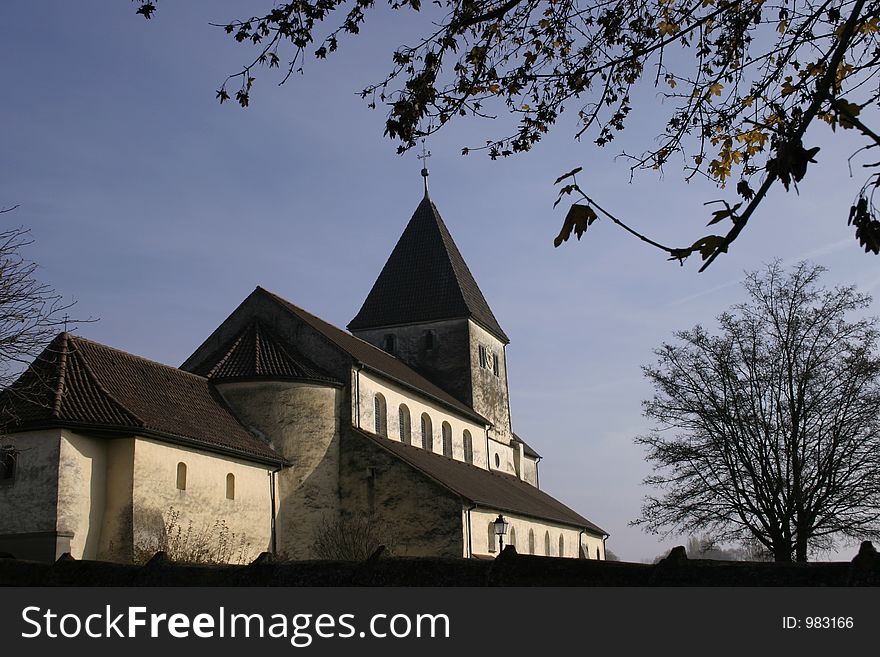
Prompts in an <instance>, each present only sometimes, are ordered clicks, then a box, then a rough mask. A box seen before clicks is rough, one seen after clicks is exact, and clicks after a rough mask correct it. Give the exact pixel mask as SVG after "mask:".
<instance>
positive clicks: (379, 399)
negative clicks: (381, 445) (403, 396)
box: [373, 392, 388, 436]
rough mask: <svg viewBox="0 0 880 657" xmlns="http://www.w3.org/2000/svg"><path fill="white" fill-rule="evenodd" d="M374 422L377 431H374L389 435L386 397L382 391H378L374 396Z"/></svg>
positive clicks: (381, 434)
mask: <svg viewBox="0 0 880 657" xmlns="http://www.w3.org/2000/svg"><path fill="white" fill-rule="evenodd" d="M373 423H374V425H375V429H376V431H375V432H374V433H376V434H378V435H380V436H387V435H388V418H387V417H386V414H385V397H383V396H382V395H381V394H380V393H378V392H377V393H376V396H375V397H373Z"/></svg>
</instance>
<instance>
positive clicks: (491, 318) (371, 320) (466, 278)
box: [348, 193, 510, 343]
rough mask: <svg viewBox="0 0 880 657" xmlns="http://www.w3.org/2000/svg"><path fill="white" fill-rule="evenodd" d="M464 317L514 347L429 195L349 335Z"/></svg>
mask: <svg viewBox="0 0 880 657" xmlns="http://www.w3.org/2000/svg"><path fill="white" fill-rule="evenodd" d="M462 317H470V318H471V319H473V320H474V321H476V322H477V323H478V324H480V325H482V326H483V327H484V328H485V329H487V330H488V331H489V332H490V333H492V334H494V335H495V336H496V337H497V338H499V339H500V340H501V341H502V342H505V343H507V342H510V340H509V339H508V338H507V335H505V333H504V331H503V330H502V329H501V326H500V325H499V324H498V320H497V319H495V315H494V314H492V310H491V309H490V308H489V304H488V303H486V299H485V297H483V293H482V292H480V288H479V287H478V286H477V282H476V281H475V280H474V277H473V275H472V274H471V272H470V270H469V269H468V266H467V265H466V264H465V262H464V258H462V257H461V253H459V251H458V247H457V246H455V242H453V241H452V236H451V235H450V234H449V230H448V229H447V228H446V224H444V223H443V219H441V218H440V213H439V212H437V208H436V207H435V206H434V204H433V203H432V202H431V199H430V197H429V196H428V194H427V193H426V194H425V197H424V198H423V199H422V202H421V203H420V204H419V207H418V208H416V211H415V214H413V216H412V219H410V221H409V224H407V226H406V229H405V230H404V231H403V234H402V235H401V236H400V239H399V240H398V241H397V246H395V247H394V250H393V251H392V252H391V256H390V257H389V258H388V262H386V263H385V267H383V268H382V273H380V274H379V278H377V279H376V282H375V283H374V284H373V289H372V290H370V293H369V294H368V295H367V299H366V301H364V305H363V306H361V309H360V311H359V312H358V314H357V315H356V316H355V318H354V319H353V320H351V322H350V323H349V325H348V329H349V330H350V331H358V330H362V329H370V328H379V327H382V326H394V325H396V324H413V323H420V322H430V321H436V320H441V319H457V318H462Z"/></svg>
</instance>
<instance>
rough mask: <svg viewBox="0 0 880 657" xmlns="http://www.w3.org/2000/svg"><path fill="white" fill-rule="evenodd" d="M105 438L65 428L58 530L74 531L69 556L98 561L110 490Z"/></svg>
mask: <svg viewBox="0 0 880 657" xmlns="http://www.w3.org/2000/svg"><path fill="white" fill-rule="evenodd" d="M108 442H109V441H108V440H107V439H106V438H92V437H88V436H84V435H82V434H78V433H75V432H73V431H69V430H67V429H65V430H64V431H63V433H62V436H61V446H60V464H59V468H58V531H60V532H63V531H69V532H73V538H72V539H71V541H70V555H71V556H72V557H73V558H75V559H96V558H97V557H98V546H99V543H100V539H101V528H102V525H103V521H104V505H105V493H106V489H107V445H108Z"/></svg>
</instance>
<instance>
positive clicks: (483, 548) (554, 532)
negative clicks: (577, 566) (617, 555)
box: [465, 507, 605, 559]
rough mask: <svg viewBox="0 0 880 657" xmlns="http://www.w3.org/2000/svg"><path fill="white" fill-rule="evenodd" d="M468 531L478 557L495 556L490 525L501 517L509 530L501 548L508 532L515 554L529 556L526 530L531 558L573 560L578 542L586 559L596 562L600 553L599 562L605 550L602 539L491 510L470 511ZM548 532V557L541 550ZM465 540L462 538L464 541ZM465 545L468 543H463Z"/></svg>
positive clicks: (544, 522)
mask: <svg viewBox="0 0 880 657" xmlns="http://www.w3.org/2000/svg"><path fill="white" fill-rule="evenodd" d="M470 513H471V531H472V532H473V536H472V543H471V548H472V549H473V553H474V555H477V556H497V555H498V543H497V539H496V540H495V541H494V546H492V547H494V551H491V550H490V543H489V524H490V523H493V522H494V521H495V519H496V518H497V517H498V514H499V513H500V514H501V515H503V516H504V517H505V518H506V519H507V520H508V522H510V528H508V530H507V536H505V538H504V545H505V546H507V545H510V536H511V529H513V530H514V532H515V533H516V551H517V552H518V553H519V554H529V530H530V529H531V530H532V531H533V532H534V533H535V551H534V554H536V555H539V556H551V557H559V556H563V557H569V558H573V559H576V558H578V557H579V555H580V551H579V550H578V540H579V539H580V541H581V545H583V546H584V548H585V549H586V550H590V552H589V558H590V559H595V558H596V549H597V548H598V549H599V550H600V554H601V558H602V559H604V558H605V552H604V546H603V542H602V539H601V537H598V536H593V535H591V534H587V533H586V532H585V533H584V534H583V535H581V533H580V530H579V529H576V528H573V527H570V526H567V525H561V524H558V523H553V522H549V521H542V520H537V519H535V518H530V517H528V516H520V515H516V514H512V513H508V512H506V511H498V510H492V509H484V508H479V507H478V508H476V509H473V510H471V512H470ZM466 528H467V524H466V523H465V534H466V533H467V529H466ZM548 531H549V532H550V554H549V555H548V554H547V553H546V551H545V549H544V533H545V532H548ZM560 536H562V539H563V543H564V551H563V554H562V555H560V554H559V537H560ZM466 539H467V536H466V535H465V540H466ZM465 545H467V543H465Z"/></svg>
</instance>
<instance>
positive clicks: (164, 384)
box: [0, 332, 283, 463]
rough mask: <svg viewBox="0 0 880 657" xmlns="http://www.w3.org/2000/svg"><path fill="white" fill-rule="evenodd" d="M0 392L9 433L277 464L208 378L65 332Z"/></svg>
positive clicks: (274, 454) (279, 459) (276, 458)
mask: <svg viewBox="0 0 880 657" xmlns="http://www.w3.org/2000/svg"><path fill="white" fill-rule="evenodd" d="M35 391H36V392H35ZM0 395H2V396H3V398H4V403H5V405H6V406H7V408H8V410H9V413H10V414H11V415H12V416H13V417H14V420H13V422H12V423H11V426H10V427H8V428H7V430H25V429H29V428H37V427H56V426H61V427H65V426H66V427H71V428H81V429H92V430H109V431H116V432H124V433H134V434H137V435H143V436H148V437H157V438H159V439H162V440H168V441H170V442H175V443H179V444H185V445H190V446H193V447H202V448H205V449H208V450H211V451H219V452H222V453H224V454H231V455H236V456H239V457H241V458H246V459H249V460H257V461H260V462H272V463H281V462H283V459H282V457H281V456H280V455H279V454H278V453H277V452H275V450H273V449H272V448H271V447H270V446H269V445H268V444H266V443H265V442H264V441H262V440H260V439H259V438H257V437H256V436H254V435H252V434H251V433H250V432H248V431H247V430H246V429H245V428H244V427H243V426H242V425H241V424H239V422H238V421H237V420H236V419H235V417H234V416H233V414H232V412H231V411H230V409H229V408H228V407H227V406H226V404H225V403H224V402H223V400H222V398H221V397H220V396H219V394H218V393H217V392H216V391H215V390H214V389H213V388H212V386H211V384H210V383H209V382H208V380H207V379H206V378H204V377H201V376H197V375H195V374H190V373H189V372H184V371H182V370H179V369H177V368H174V367H169V366H167V365H162V364H160V363H156V362H154V361H150V360H147V359H145V358H140V357H139V356H134V355H132V354H129V353H126V352H124V351H119V350H118V349H113V348H112V347H108V346H105V345H102V344H99V343H97V342H92V341H91V340H86V339H84V338H80V337H77V336H73V335H71V334H69V333H66V332H65V333H61V334H59V335H58V336H57V337H56V338H55V339H54V340H53V341H52V342H51V343H50V344H49V346H48V347H46V349H45V350H44V351H43V353H42V354H40V355H39V356H37V358H36V359H35V360H34V362H33V363H32V364H31V366H30V367H29V368H28V369H27V371H26V372H25V373H24V374H23V375H22V376H21V377H20V378H19V380H18V381H17V382H16V383H14V384H13V385H12V386H10V388H9V389H8V390H5V391H3V392H2V393H0Z"/></svg>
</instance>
